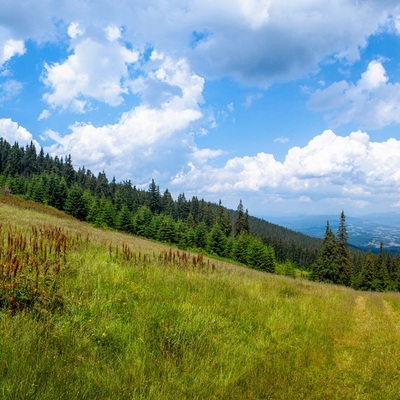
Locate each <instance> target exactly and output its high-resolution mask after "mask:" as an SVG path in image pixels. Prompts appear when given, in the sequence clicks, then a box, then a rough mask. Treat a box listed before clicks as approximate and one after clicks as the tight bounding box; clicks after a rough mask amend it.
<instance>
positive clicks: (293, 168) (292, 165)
mask: <svg viewBox="0 0 400 400" xmlns="http://www.w3.org/2000/svg"><path fill="white" fill-rule="evenodd" d="M173 183H174V184H175V185H177V186H179V187H182V188H186V190H190V189H193V188H198V190H199V191H200V192H202V193H226V192H228V191H229V192H235V193H238V196H239V193H240V192H253V193H254V197H255V198H259V197H260V198H261V197H262V196H264V197H266V196H267V197H268V196H272V195H276V196H279V197H282V196H283V197H287V198H293V197H296V198H299V197H300V198H303V199H307V198H309V199H312V200H313V201H322V200H327V199H332V198H333V197H334V198H337V199H341V201H344V200H346V199H350V200H352V201H353V203H354V204H356V202H360V201H361V202H363V204H367V203H368V202H369V201H372V199H373V198H378V197H382V196H383V197H387V199H388V200H389V199H391V200H393V199H396V198H398V196H399V194H400V190H399V187H400V140H397V139H389V140H387V141H385V142H382V143H378V142H371V141H370V138H369V136H368V134H366V133H363V132H361V131H357V132H353V133H351V134H350V135H348V136H345V137H342V136H337V135H335V134H334V133H333V132H332V131H330V130H328V131H325V132H323V133H322V134H321V135H318V136H316V137H314V138H313V139H312V140H311V141H310V142H309V143H308V144H307V145H306V146H304V147H293V148H291V149H290V150H289V151H288V153H287V155H286V157H285V160H284V162H279V161H277V160H275V158H274V156H273V155H271V154H266V153H258V154H257V155H256V156H253V157H248V156H246V157H242V158H239V157H237V158H233V159H231V160H229V161H228V162H227V163H226V164H225V165H224V166H223V167H222V168H213V167H210V166H209V165H204V164H202V163H200V164H198V165H195V164H194V163H192V164H191V165H190V168H189V169H188V171H186V173H180V174H178V175H177V176H176V177H175V179H174V180H173ZM250 197H251V196H250ZM357 204H360V203H357Z"/></svg>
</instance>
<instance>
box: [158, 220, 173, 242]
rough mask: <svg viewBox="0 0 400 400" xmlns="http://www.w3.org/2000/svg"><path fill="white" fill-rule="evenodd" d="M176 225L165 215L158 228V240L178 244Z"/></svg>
mask: <svg viewBox="0 0 400 400" xmlns="http://www.w3.org/2000/svg"><path fill="white" fill-rule="evenodd" d="M176 236H177V235H176V230H175V223H174V221H173V219H172V217H170V216H169V215H163V216H162V217H161V219H160V224H159V226H158V232H157V239H158V240H160V241H162V242H167V243H175V242H176Z"/></svg>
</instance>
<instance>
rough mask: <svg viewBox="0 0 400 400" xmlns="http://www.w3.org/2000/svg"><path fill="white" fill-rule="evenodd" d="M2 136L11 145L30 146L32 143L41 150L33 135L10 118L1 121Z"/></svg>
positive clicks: (0, 130) (0, 131) (0, 132)
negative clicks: (15, 143)
mask: <svg viewBox="0 0 400 400" xmlns="http://www.w3.org/2000/svg"><path fill="white" fill-rule="evenodd" d="M0 136H1V137H2V138H4V139H5V140H7V142H9V143H11V144H13V143H14V142H18V144H19V145H20V146H25V145H27V144H30V142H31V141H32V142H33V143H34V144H35V146H36V148H37V149H40V145H39V143H38V142H37V141H36V140H34V139H33V137H32V134H31V133H30V132H28V131H27V130H26V129H25V128H24V127H22V126H20V125H18V124H17V123H16V122H14V121H12V120H11V119H10V118H1V119H0Z"/></svg>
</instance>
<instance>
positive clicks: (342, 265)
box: [336, 210, 353, 286]
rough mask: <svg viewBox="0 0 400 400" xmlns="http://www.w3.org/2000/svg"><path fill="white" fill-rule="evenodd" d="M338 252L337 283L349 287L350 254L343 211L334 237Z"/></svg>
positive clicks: (351, 273)
mask: <svg viewBox="0 0 400 400" xmlns="http://www.w3.org/2000/svg"><path fill="white" fill-rule="evenodd" d="M336 239H337V244H338V250H339V260H338V264H339V280H338V282H337V283H339V284H341V285H346V286H350V285H351V279H352V276H353V271H352V260H351V254H350V251H349V249H348V234H347V229H346V216H345V215H344V211H343V210H342V213H341V214H340V222H339V227H338V231H337V235H336Z"/></svg>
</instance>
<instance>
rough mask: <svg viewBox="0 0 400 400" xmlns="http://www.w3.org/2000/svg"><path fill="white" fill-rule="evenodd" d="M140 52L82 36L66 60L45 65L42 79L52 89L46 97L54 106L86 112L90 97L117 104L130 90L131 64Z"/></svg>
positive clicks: (113, 104)
mask: <svg viewBox="0 0 400 400" xmlns="http://www.w3.org/2000/svg"><path fill="white" fill-rule="evenodd" d="M137 60H138V53H137V52H135V51H132V50H129V49H127V48H126V47H124V46H123V45H121V44H119V43H118V42H100V41H96V40H94V39H91V38H83V39H82V40H81V41H79V42H78V43H76V44H75V45H74V48H73V54H71V55H70V56H69V57H68V59H67V60H66V61H65V62H62V63H59V62H58V63H54V64H52V65H47V64H46V65H45V69H46V73H45V75H44V77H43V82H44V83H45V84H46V86H47V87H49V88H50V89H51V91H50V92H48V93H46V94H45V95H44V99H45V100H46V101H47V102H48V103H49V104H50V106H52V107H54V108H55V107H60V108H62V109H67V108H69V109H71V110H72V111H75V112H78V113H83V112H85V111H86V108H87V107H88V103H89V102H90V100H91V99H94V100H97V101H101V102H104V103H106V104H108V105H110V106H117V105H120V104H121V103H122V102H123V95H124V94H127V93H128V89H127V87H126V86H125V81H126V80H127V79H128V78H129V71H128V65H131V64H134V63H135V62H136V61H137Z"/></svg>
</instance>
